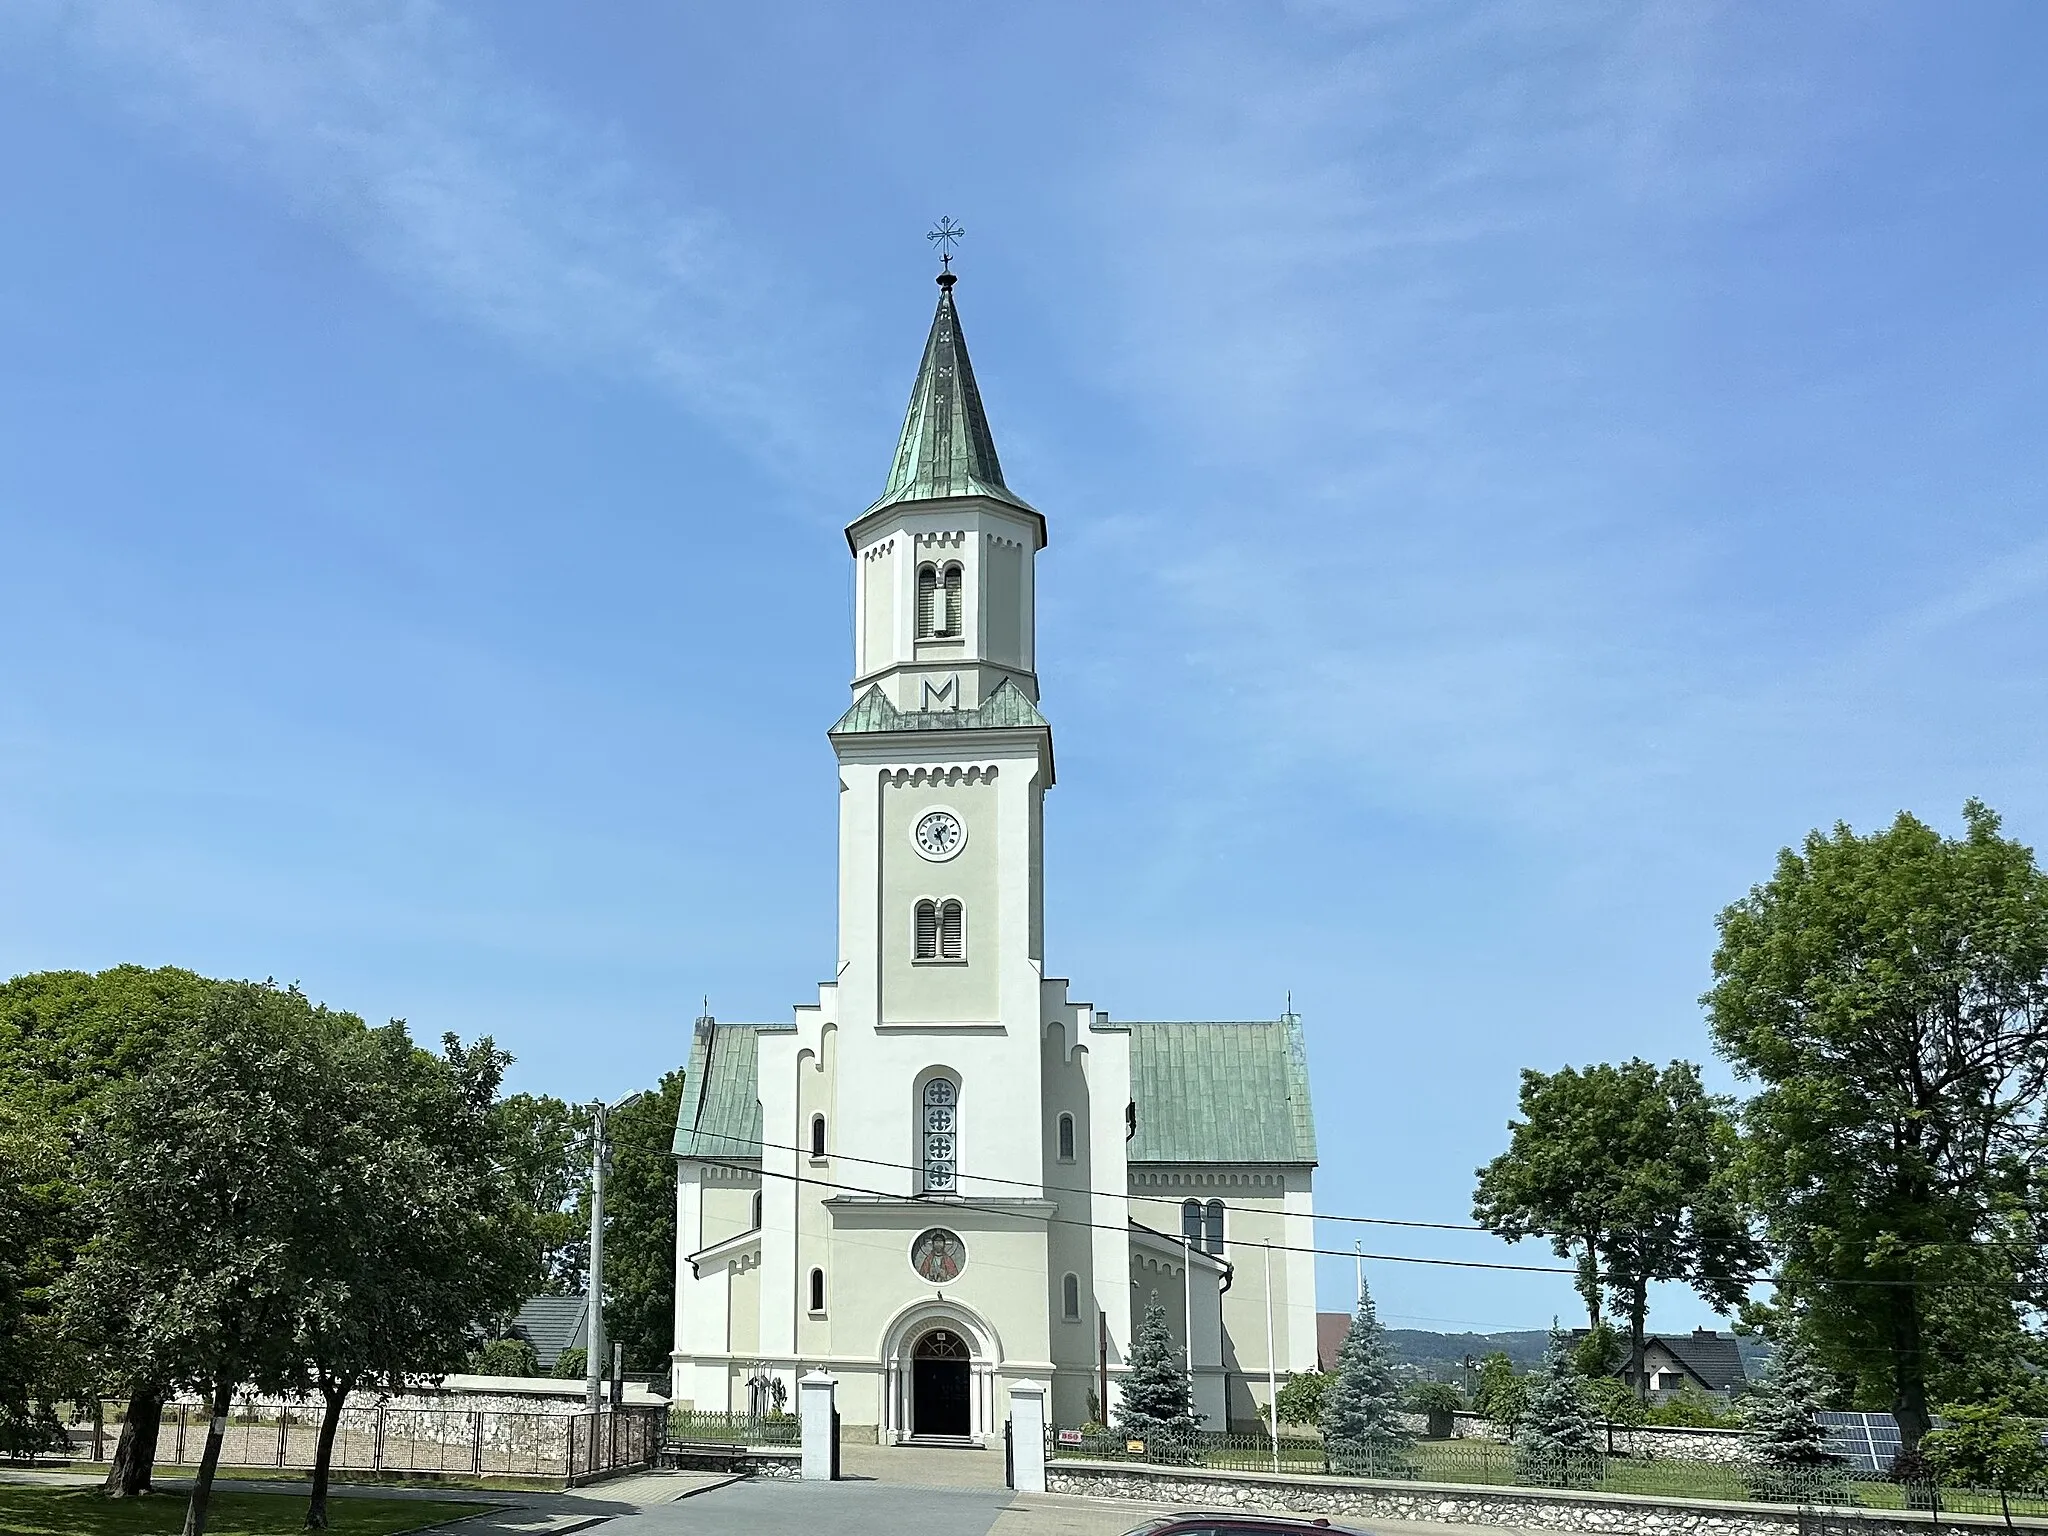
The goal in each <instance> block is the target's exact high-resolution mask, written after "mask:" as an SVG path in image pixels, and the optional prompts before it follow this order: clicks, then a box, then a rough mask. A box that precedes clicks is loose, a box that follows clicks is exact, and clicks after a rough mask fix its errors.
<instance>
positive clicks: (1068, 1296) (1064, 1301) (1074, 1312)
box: [1060, 1275, 1081, 1323]
mask: <svg viewBox="0 0 2048 1536" xmlns="http://www.w3.org/2000/svg"><path fill="white" fill-rule="evenodd" d="M1060 1316H1061V1317H1063V1318H1065V1319H1066V1320H1067V1321H1068V1322H1070V1323H1078V1322H1079V1321H1081V1277H1080V1276H1079V1275H1068V1276H1067V1277H1066V1278H1065V1279H1064V1280H1062V1281H1060Z"/></svg>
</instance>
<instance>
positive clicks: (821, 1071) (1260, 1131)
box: [672, 258, 1316, 1444]
mask: <svg viewBox="0 0 2048 1536" xmlns="http://www.w3.org/2000/svg"><path fill="white" fill-rule="evenodd" d="M947 265H948V267H950V258H949V259H948V262H947ZM938 282H939V299H938V313H937V314H936V315H935V316H934V318H933V320H932V326H931V333H930V335H929V337H928V338H927V340H926V342H925V349H924V357H923V361H922V362H921V363H920V365H919V367H918V371H917V382H916V385H915V387H914V388H913V390H912V391H911V397H910V408H909V411H908V414H907V415H906V417H905V420H904V423H903V433H902V438H901V440H900V442H899V443H898V445H897V449H896V458H895V462H894V465H893V467H892V468H891V470H890V473H889V479H888V486H887V489H885V490H884V491H883V493H882V496H881V499H880V500H878V501H876V502H875V503H874V505H872V506H871V507H869V508H868V509H867V510H866V511H865V512H863V513H862V514H861V515H860V516H859V517H858V518H856V519H855V520H854V521H853V523H852V524H851V525H850V526H849V527H848V528H847V530H846V541H847V548H848V551H849V554H850V556H851V559H852V565H853V576H854V582H853V587H854V615H853V634H854V657H853V683H852V692H853V701H852V705H851V707H850V708H849V709H848V710H847V711H846V713H845V714H844V715H843V716H841V717H840V719H839V721H838V723H837V724H836V725H834V726H833V727H832V728H831V731H830V733H829V739H830V741H831V744H832V750H833V753H834V755H835V756H836V758H837V760H838V770H839V772H838V780H839V904H838V910H839V938H838V944H839V954H838V961H837V964H836V966H835V967H834V970H833V975H834V978H835V979H834V980H832V981H828V982H825V983H824V984H822V985H821V986H820V987H819V989H818V1000H817V1002H816V1003H814V1004H804V1005H799V1006H798V1007H797V1008H796V1009H795V1013H794V1017H793V1019H790V1020H788V1021H784V1022H780V1023H770V1024H735V1023H727V1022H723V1021H719V1020H714V1019H712V1018H710V1017H705V1018H702V1019H699V1020H698V1021H697V1025H696V1031H695V1035H694V1038H693V1040H692V1042H691V1048H690V1060H689V1067H688V1075H687V1079H686V1083H685V1087H684V1092H683V1105H682V1113H681V1117H680V1120H679V1123H678V1124H677V1127H676V1134H675V1156H676V1160H677V1165H676V1166H677V1184H676V1201H677V1216H678V1220H677V1265H676V1272H677V1286H676V1305H675V1352H674V1354H673V1356H672V1377H673V1392H674V1401H675V1402H676V1403H677V1404H678V1405H679V1406H685V1407H693V1408H697V1409H715V1410H727V1411H739V1412H746V1411H754V1412H760V1411H762V1410H763V1409H764V1407H765V1406H767V1405H769V1404H772V1403H774V1402H776V1401H778V1400H779V1401H786V1402H790V1403H793V1402H794V1400H795V1396H796V1382H797V1379H798V1377H800V1376H801V1375H803V1374H804V1373H805V1372H807V1371H811V1370H815V1369H820V1368H822V1369H825V1370H827V1371H830V1372H831V1373H832V1374H833V1375H834V1376H836V1377H837V1378H838V1381H839V1389H838V1401H839V1408H840V1413H841V1416H842V1419H843V1422H844V1426H845V1433H846V1434H847V1436H848V1437H849V1438H855V1439H865V1438H867V1437H868V1435H869V1434H872V1435H873V1436H875V1437H876V1438H878V1439H879V1440H880V1441H881V1442H882V1443H884V1444H896V1443H903V1442H908V1441H912V1440H915V1441H917V1442H919V1443H951V1444H989V1443H991V1442H997V1443H999V1442H1000V1440H1001V1436H1002V1432H1003V1431H1002V1415H1003V1412H1004V1410H1003V1407H1002V1405H1003V1403H1004V1402H1005V1401H1006V1398H1005V1395H1004V1389H1005V1388H1006V1387H1007V1386H1008V1385H1009V1384H1010V1383H1012V1382H1016V1381H1023V1380H1039V1381H1049V1382H1050V1383H1051V1389H1052V1395H1051V1402H1050V1412H1051V1416H1052V1419H1053V1422H1054V1423H1056V1424H1058V1425H1060V1426H1063V1427H1078V1426H1080V1425H1082V1424H1083V1423H1086V1422H1088V1421H1091V1420H1094V1421H1107V1420H1108V1419H1109V1418H1110V1416H1111V1415H1112V1414H1113V1412H1114V1410H1115V1404H1116V1397H1117V1392H1118V1382H1119V1379H1120V1377H1121V1375H1122V1372H1123V1369H1124V1360H1125V1352H1126V1350H1127V1349H1128V1347H1129V1344H1130V1340H1131V1334H1132V1330H1133V1329H1134V1327H1135V1326H1136V1324H1137V1323H1138V1322H1139V1321H1140V1320H1142V1318H1143V1315H1144V1309H1145V1308H1146V1307H1147V1306H1148V1305H1150V1304H1152V1303H1155V1302H1156V1303H1158V1304H1160V1305H1162V1306H1163V1307H1164V1308H1165V1309H1166V1311H1167V1314H1168V1316H1169V1318H1170V1320H1171V1326H1172V1328H1173V1331H1174V1335H1175V1338H1176V1341H1177V1342H1179V1343H1180V1344H1181V1345H1182V1347H1184V1348H1185V1347H1187V1345H1188V1343H1189V1341H1192V1372H1193V1377H1194V1386H1195V1405H1196V1410H1197V1412H1199V1413H1200V1414H1201V1415H1202V1416H1203V1418H1204V1427H1206V1428H1208V1429H1212V1430H1221V1429H1225V1428H1232V1427H1235V1428H1252V1427H1256V1425H1257V1423H1258V1421H1259V1420H1260V1418H1261V1416H1262V1414H1263V1413H1264V1406H1263V1405H1264V1404H1265V1402H1266V1401H1267V1393H1268V1390H1269V1388H1268V1378H1269V1371H1270V1373H1271V1374H1272V1375H1273V1376H1275V1377H1277V1379H1279V1380H1280V1381H1282V1382H1284V1381H1285V1379H1286V1378H1287V1376H1288V1375H1290V1374H1291V1373H1294V1372H1297V1371H1312V1370H1314V1369H1315V1368H1316V1334H1315V1325H1316V1310H1315V1285H1314V1261H1313V1257H1312V1255H1311V1254H1310V1253H1309V1251H1308V1250H1309V1248H1310V1247H1311V1245H1312V1244H1313V1241H1314V1237H1313V1232H1312V1217H1313V1212H1314V1173H1315V1166H1316V1143H1315V1125H1314V1120H1313V1118H1312V1115H1311V1112H1310V1106H1309V1090H1308V1066H1307V1059H1306V1056H1305V1053H1304V1050H1303V1045H1302V1035H1301V1028H1300V1022H1299V1020H1298V1018H1297V1017H1296V1016H1295V1015H1294V1014H1292V1013H1291V1012H1290V1013H1287V1014H1284V1015H1283V1016H1282V1017H1280V1018H1279V1019H1273V1020H1255V1021H1244V1022H1199V1023H1150V1022H1146V1023H1134V1022H1124V1021H1120V1020H1113V1019H1112V1018H1111V1016H1110V1015H1109V1014H1108V1013H1107V1012H1105V1011H1104V1010H1102V1009H1101V1008H1098V1007H1097V1006H1095V1005H1094V1004H1092V1003H1086V1002H1078V1001H1075V1000H1073V999H1071V998H1069V997H1068V995H1067V987H1068V984H1067V982H1066V981H1064V980H1062V979H1059V978H1057V977H1054V976H1050V975H1048V974H1047V972H1046V967H1045V946H1044V882H1045V861H1044V857H1043V830H1044V815H1045V794H1046V791H1047V790H1049V789H1050V788H1052V786H1053V782H1054V778H1053V750H1052V728H1051V727H1050V726H1049V725H1047V723H1046V721H1045V718H1044V717H1043V716H1042V715H1041V714H1040V713H1039V709H1038V706H1039V687H1038V676H1037V672H1036V670H1035V657H1034V640H1035V634H1034V630H1035V624H1034V616H1033V612H1034V602H1035V593H1036V583H1037V557H1038V555H1039V552H1040V551H1041V550H1043V549H1044V548H1045V546H1046V520H1045V518H1044V517H1043V516H1042V515H1041V514H1040V513H1039V512H1038V511H1037V510H1036V509H1035V508H1034V507H1032V506H1031V505H1030V504H1029V503H1028V502H1026V501H1025V500H1023V499H1022V498H1021V497H1020V496H1018V495H1017V494H1016V493H1015V492H1014V491H1012V490H1011V489H1010V488H1009V487H1008V486H1007V485H1006V484H1005V483H1004V481H1003V471H1002V466H1001V464H1000V463H999V462H998V460H997V458H996V448H995V442H994V439H993V438H992V437H991V435H990V432H989V426H988V420H987V417H986V416H985V414H984V413H983V410H982V403H981V396H980V393H979V391H978V390H977V389H976V386H975V381H974V370H973V369H972V367H971V366H970V365H969V363H968V358H967V343H966V340H965V338H964V337H963V336H962V335H961V331H960V320H959V315H958V313H957V311H956V309H955V307H954V301H953V288H954V284H955V274H953V273H952V272H951V271H950V270H946V271H944V272H942V273H941V275H940V277H939V279H938ZM1266 1245H1271V1246H1270V1248H1269V1247H1267V1246H1266ZM1268 1286H1270V1287H1271V1293H1270V1300H1271V1306H1270V1309H1269V1307H1268V1289H1267V1288H1268ZM1269 1327H1270V1334H1271V1340H1272V1345H1271V1347H1272V1358H1271V1359H1270V1360H1269V1358H1268V1342H1267V1341H1268V1335H1269ZM778 1386H779V1388H780V1390H777V1388H778Z"/></svg>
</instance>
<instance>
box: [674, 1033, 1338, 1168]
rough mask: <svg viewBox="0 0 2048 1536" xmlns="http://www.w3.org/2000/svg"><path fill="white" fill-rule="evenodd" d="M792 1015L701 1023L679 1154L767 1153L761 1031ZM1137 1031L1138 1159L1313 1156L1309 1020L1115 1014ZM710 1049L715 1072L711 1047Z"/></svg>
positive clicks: (1304, 1159) (687, 1078)
mask: <svg viewBox="0 0 2048 1536" xmlns="http://www.w3.org/2000/svg"><path fill="white" fill-rule="evenodd" d="M790 1027H791V1026H789V1025H787V1024H727V1023H724V1022H722V1021H721V1022H717V1023H713V1022H711V1021H709V1020H706V1019H700V1020H698V1024H697V1032H696V1037H695V1039H694V1040H693V1041H692V1042H691V1045H690V1064H689V1066H688V1068H687V1069H686V1070H685V1075H684V1078H683V1102H682V1113H681V1115H680V1116H679V1118H678V1120H677V1124H676V1134H675V1142H674V1152H675V1155H676V1156H677V1157H709V1158H727V1159H735V1160H739V1161H753V1160H755V1159H758V1158H759V1157H760V1155H761V1101H760V1098H759V1089H758V1087H757V1085H756V1080H755V1063H756V1061H757V1059H758V1049H757V1048H758V1046H759V1043H760V1037H761V1035H762V1034H763V1033H764V1032H766V1031H770V1030H782V1029H788V1028H790ZM1114 1027H1115V1028H1117V1029H1124V1030H1128V1031H1130V1036H1131V1098H1132V1100H1133V1101H1134V1102H1135V1103H1136V1105H1137V1117H1138V1126H1137V1132H1136V1134H1135V1135H1134V1136H1132V1138H1131V1140H1130V1142H1129V1145H1128V1148H1127V1152H1128V1156H1129V1158H1130V1161H1132V1162H1134V1163H1313V1162H1315V1160H1316V1131H1315V1118H1314V1115H1313V1114H1312V1112H1311V1110H1310V1106H1309V1096H1308V1055H1307V1052H1306V1050H1305V1048H1304V1047H1303V1045H1302V1039H1301V1022H1300V1020H1299V1018H1298V1017H1296V1016H1295V1015H1293V1014H1288V1015H1286V1016H1285V1017H1283V1018H1279V1019H1254V1020H1249V1021H1243V1022H1222V1021H1209V1022H1200V1023H1192V1024H1172V1023H1134V1024H1124V1023H1121V1022H1119V1023H1118V1024H1116V1025H1115V1026H1114ZM707 1050H708V1051H709V1052H710V1071H709V1073H708V1074H707V1073H706V1070H705V1053H706V1051H707Z"/></svg>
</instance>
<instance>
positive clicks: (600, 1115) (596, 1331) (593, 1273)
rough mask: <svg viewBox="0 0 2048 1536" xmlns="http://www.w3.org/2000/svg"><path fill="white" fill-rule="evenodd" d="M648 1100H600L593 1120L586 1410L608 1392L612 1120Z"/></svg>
mask: <svg viewBox="0 0 2048 1536" xmlns="http://www.w3.org/2000/svg"><path fill="white" fill-rule="evenodd" d="M646 1097H647V1093H646V1090H644V1089H642V1090H641V1091H639V1092H637V1093H629V1094H627V1095H626V1096H625V1097H624V1098H623V1099H620V1100H619V1101H618V1103H616V1104H606V1103H605V1101H604V1100H603V1099H599V1100H597V1101H596V1103H594V1104H593V1105H592V1106H591V1109H592V1111H593V1113H592V1115H591V1118H590V1298H589V1300H590V1321H589V1323H588V1324H587V1325H585V1328H584V1344H585V1348H584V1351H583V1371H584V1382H583V1406H584V1408H585V1409H586V1410H588V1411H589V1412H591V1413H596V1412H598V1411H599V1410H600V1409H601V1408H602V1407H603V1406H604V1401H605V1392H604V1176H605V1172H606V1170H607V1169H608V1168H609V1167H610V1165H611V1160H612V1148H611V1139H610V1132H611V1117H612V1116H613V1115H615V1114H617V1113H618V1112H619V1111H620V1110H622V1109H624V1108H625V1107H626V1106H627V1105H628V1104H632V1103H634V1102H635V1101H637V1100H640V1099H644V1098H646Z"/></svg>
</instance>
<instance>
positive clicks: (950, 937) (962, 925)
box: [939, 901, 967, 960]
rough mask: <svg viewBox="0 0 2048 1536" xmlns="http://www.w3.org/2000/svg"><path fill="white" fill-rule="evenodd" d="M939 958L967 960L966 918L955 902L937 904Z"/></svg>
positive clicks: (958, 904)
mask: <svg viewBox="0 0 2048 1536" xmlns="http://www.w3.org/2000/svg"><path fill="white" fill-rule="evenodd" d="M939 958H940V959H941V960H965V959H966V958H967V917H966V914H965V913H964V912H962V911H961V909H960V903H959V902H957V901H942V902H940V903H939Z"/></svg>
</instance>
